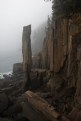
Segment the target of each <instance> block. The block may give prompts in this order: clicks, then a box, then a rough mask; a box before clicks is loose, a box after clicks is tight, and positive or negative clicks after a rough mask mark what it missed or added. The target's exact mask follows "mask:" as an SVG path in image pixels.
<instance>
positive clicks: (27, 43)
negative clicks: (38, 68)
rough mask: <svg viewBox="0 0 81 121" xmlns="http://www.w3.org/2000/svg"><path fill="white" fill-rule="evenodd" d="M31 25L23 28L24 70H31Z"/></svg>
mask: <svg viewBox="0 0 81 121" xmlns="http://www.w3.org/2000/svg"><path fill="white" fill-rule="evenodd" d="M30 35H31V25H28V26H25V27H23V36H22V53H23V70H24V71H28V70H30V69H31V39H30Z"/></svg>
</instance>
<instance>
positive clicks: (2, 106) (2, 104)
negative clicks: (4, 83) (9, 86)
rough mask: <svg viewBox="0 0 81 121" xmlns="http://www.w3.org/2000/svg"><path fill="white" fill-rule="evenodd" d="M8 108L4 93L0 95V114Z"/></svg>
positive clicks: (6, 97) (7, 100)
mask: <svg viewBox="0 0 81 121" xmlns="http://www.w3.org/2000/svg"><path fill="white" fill-rule="evenodd" d="M8 106H9V98H8V96H7V95H6V94H5V93H0V113H2V112H3V111H5V110H6V109H7V108H8Z"/></svg>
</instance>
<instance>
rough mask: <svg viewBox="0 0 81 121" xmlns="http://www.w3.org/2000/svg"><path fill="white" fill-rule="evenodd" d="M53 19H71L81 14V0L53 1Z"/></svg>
mask: <svg viewBox="0 0 81 121" xmlns="http://www.w3.org/2000/svg"><path fill="white" fill-rule="evenodd" d="M52 10H53V17H54V18H55V17H59V16H61V17H67V18H71V17H72V16H73V15H74V14H75V13H81V0H53V6H52Z"/></svg>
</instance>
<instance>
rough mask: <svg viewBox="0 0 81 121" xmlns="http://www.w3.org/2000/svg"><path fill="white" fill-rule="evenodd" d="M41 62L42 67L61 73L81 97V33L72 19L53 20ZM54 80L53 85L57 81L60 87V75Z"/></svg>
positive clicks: (45, 40) (54, 72)
mask: <svg viewBox="0 0 81 121" xmlns="http://www.w3.org/2000/svg"><path fill="white" fill-rule="evenodd" d="M40 63H41V65H42V67H41V68H43V69H48V70H50V71H52V72H53V74H54V75H60V76H61V78H62V79H63V80H64V81H66V82H67V86H68V87H69V88H71V87H75V88H76V97H80V98H81V33H80V27H79V26H78V25H76V24H75V23H73V21H72V20H68V19H63V18H59V19H56V20H55V21H53V23H52V27H50V28H49V30H48V32H47V33H46V37H45V39H44V42H43V48H42V51H41V62H40ZM38 68H39V67H38ZM53 81H54V82H53ZM53 81H52V82H49V83H51V85H52V87H53V84H55V83H56V85H54V87H55V86H57V87H58V86H59V83H58V76H57V79H56V78H55V79H53Z"/></svg>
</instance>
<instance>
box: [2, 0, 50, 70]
mask: <svg viewBox="0 0 81 121" xmlns="http://www.w3.org/2000/svg"><path fill="white" fill-rule="evenodd" d="M51 5H52V3H51V2H45V1H44V0H0V71H1V70H2V68H3V66H4V65H8V64H7V60H8V59H9V58H12V57H14V56H15V55H14V54H13V53H15V54H16V56H17V54H20V52H21V50H22V48H21V47H22V31H23V26H27V25H28V24H31V25H32V30H33V29H35V28H36V27H37V26H38V25H39V24H41V23H43V22H45V21H46V20H47V16H48V15H50V14H51V12H52V9H51ZM32 41H33V40H32ZM19 51H20V52H19ZM10 55H12V57H10ZM3 61H5V64H3ZM10 61H11V60H10ZM8 63H9V61H8ZM4 68H5V66H4Z"/></svg>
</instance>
